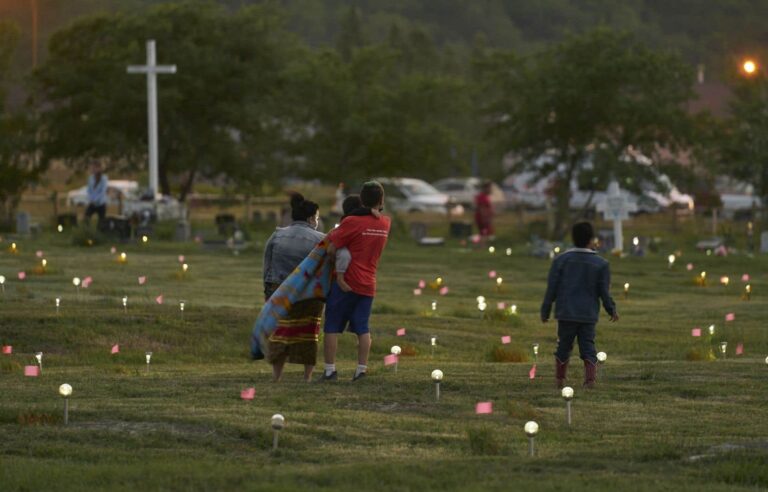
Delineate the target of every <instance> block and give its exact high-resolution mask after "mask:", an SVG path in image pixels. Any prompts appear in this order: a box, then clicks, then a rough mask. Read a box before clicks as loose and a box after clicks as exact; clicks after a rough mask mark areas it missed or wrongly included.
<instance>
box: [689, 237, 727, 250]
mask: <svg viewBox="0 0 768 492" xmlns="http://www.w3.org/2000/svg"><path fill="white" fill-rule="evenodd" d="M724 245H725V242H724V241H723V238H721V237H713V238H710V239H702V240H701V241H699V242H698V243H696V249H698V250H699V251H707V250H712V251H714V250H716V249H718V248H720V247H721V246H724Z"/></svg>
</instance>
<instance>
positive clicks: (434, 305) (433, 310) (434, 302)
mask: <svg viewBox="0 0 768 492" xmlns="http://www.w3.org/2000/svg"><path fill="white" fill-rule="evenodd" d="M436 311H437V301H432V312H433V313H434V312H436Z"/></svg>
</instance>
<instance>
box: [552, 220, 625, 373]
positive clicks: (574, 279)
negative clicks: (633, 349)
mask: <svg viewBox="0 0 768 492" xmlns="http://www.w3.org/2000/svg"><path fill="white" fill-rule="evenodd" d="M571 235H572V238H573V244H574V246H575V248H573V249H569V250H568V251H566V252H565V253H563V254H562V255H560V256H558V257H557V258H555V259H554V261H553V262H552V266H551V267H550V269H549V278H548V280H547V292H546V294H545V295H544V302H542V304H541V321H542V322H544V323H546V322H547V321H549V316H550V314H551V312H552V303H555V318H557V351H556V352H555V368H556V376H555V377H556V379H557V387H558V388H563V386H565V376H566V372H567V369H568V359H569V358H570V356H571V350H573V342H574V340H575V339H578V342H579V354H580V355H581V359H582V360H583V361H584V387H585V388H593V387H594V386H595V376H596V373H597V351H596V350H595V326H596V324H597V320H598V316H599V314H600V301H602V303H603V308H604V309H605V311H606V312H607V313H608V315H609V316H610V317H611V321H618V320H619V314H618V312H617V311H616V304H615V303H614V302H613V299H612V298H611V296H610V293H609V291H610V286H611V268H610V265H609V264H608V262H607V261H606V260H605V259H603V258H601V257H599V256H597V253H596V252H595V251H594V250H593V249H591V248H589V246H590V244H591V243H592V240H593V239H594V232H593V230H592V224H590V223H589V222H580V223H578V224H576V225H574V226H573V230H572V232H571Z"/></svg>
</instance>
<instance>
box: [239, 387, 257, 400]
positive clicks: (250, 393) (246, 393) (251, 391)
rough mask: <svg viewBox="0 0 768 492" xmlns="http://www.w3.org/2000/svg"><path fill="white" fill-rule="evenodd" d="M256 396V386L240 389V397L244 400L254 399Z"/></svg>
mask: <svg viewBox="0 0 768 492" xmlns="http://www.w3.org/2000/svg"><path fill="white" fill-rule="evenodd" d="M254 396H256V388H245V389H244V390H242V391H240V398H242V399H243V400H253V397H254Z"/></svg>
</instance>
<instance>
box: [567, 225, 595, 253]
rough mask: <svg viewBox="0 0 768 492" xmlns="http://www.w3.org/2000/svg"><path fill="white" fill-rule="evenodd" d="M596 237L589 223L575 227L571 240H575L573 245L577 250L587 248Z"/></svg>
mask: <svg viewBox="0 0 768 492" xmlns="http://www.w3.org/2000/svg"><path fill="white" fill-rule="evenodd" d="M594 237H595V233H594V231H593V230H592V224H590V223H589V222H579V223H578V224H574V225H573V229H572V230H571V238H573V245H574V246H576V247H577V248H586V247H587V246H589V243H590V242H591V241H592V238H594Z"/></svg>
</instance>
